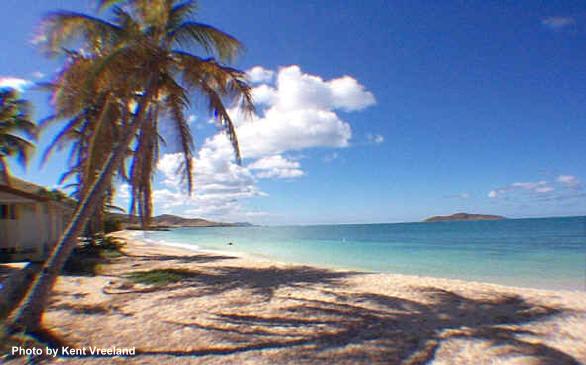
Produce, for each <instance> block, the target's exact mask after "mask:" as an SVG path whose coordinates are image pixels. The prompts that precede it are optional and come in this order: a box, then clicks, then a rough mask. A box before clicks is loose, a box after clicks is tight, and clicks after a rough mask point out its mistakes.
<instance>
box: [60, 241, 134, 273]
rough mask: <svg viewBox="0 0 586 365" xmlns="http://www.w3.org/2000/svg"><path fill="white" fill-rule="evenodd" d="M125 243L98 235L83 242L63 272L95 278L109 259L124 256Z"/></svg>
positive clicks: (69, 259)
mask: <svg viewBox="0 0 586 365" xmlns="http://www.w3.org/2000/svg"><path fill="white" fill-rule="evenodd" d="M123 246H124V243H123V242H122V241H120V240H119V239H116V238H114V237H109V236H104V235H96V236H94V237H91V238H87V237H86V238H85V239H83V240H81V243H80V244H79V246H77V247H76V248H75V249H74V250H73V253H72V254H71V256H69V258H68V259H67V262H66V263H65V266H64V267H63V272H64V273H66V274H70V275H84V276H94V275H97V274H99V272H100V267H101V265H102V264H103V263H105V262H107V261H108V260H109V259H114V258H117V257H120V256H123V255H124V254H123V253H122V247H123Z"/></svg>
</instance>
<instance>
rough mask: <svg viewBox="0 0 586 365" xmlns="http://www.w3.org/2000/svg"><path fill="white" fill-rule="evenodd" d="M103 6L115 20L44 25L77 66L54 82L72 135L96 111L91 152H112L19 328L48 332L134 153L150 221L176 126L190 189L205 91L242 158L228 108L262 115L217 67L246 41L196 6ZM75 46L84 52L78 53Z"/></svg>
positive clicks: (65, 19) (57, 49) (53, 48)
mask: <svg viewBox="0 0 586 365" xmlns="http://www.w3.org/2000/svg"><path fill="white" fill-rule="evenodd" d="M99 3H100V7H101V8H102V9H106V8H110V9H112V17H111V19H109V20H104V19H100V18H96V17H92V16H89V15H86V14H79V13H72V12H58V13H54V14H52V15H49V16H48V18H47V19H46V20H45V25H44V29H45V34H46V38H47V42H46V46H47V50H48V51H49V52H50V53H51V54H59V53H61V54H62V53H63V52H65V54H66V56H67V59H68V61H67V62H66V65H65V66H64V68H63V71H62V72H61V73H60V75H59V77H58V79H57V81H56V82H55V88H54V91H53V104H54V106H55V109H56V110H55V111H56V112H55V115H56V116H57V118H59V119H69V122H68V123H67V124H66V127H65V128H70V127H71V126H72V125H74V126H76V127H80V128H81V127H82V126H83V124H84V122H88V121H87V120H84V118H77V117H78V116H79V115H81V114H82V113H88V112H90V111H95V113H96V114H95V116H94V117H91V118H90V120H89V123H90V124H91V125H92V131H93V132H92V133H88V138H91V142H90V145H92V146H98V145H100V146H106V148H104V149H102V148H96V149H93V147H92V149H91V152H89V154H90V155H91V156H93V154H94V153H97V152H93V151H102V152H101V153H103V152H104V151H107V154H106V155H104V154H102V155H101V158H100V161H101V162H100V163H97V165H96V166H93V167H92V168H91V171H89V174H88V176H90V175H91V176H93V177H92V178H91V179H89V180H88V181H87V182H85V188H84V189H82V191H83V193H82V194H81V196H80V198H81V199H80V203H79V204H78V207H77V209H76V212H75V214H74V216H73V219H72V221H71V223H70V224H69V226H68V227H67V229H66V231H65V233H64V234H63V236H62V237H61V239H60V241H59V243H58V244H57V245H56V247H55V248H54V250H53V252H52V253H51V255H50V257H49V259H48V260H47V261H46V262H45V264H44V267H43V270H42V271H41V274H40V275H39V276H38V278H37V279H36V280H35V282H34V283H33V285H32V286H31V288H30V289H29V291H28V293H27V295H26V297H25V299H24V301H23V303H21V305H20V307H19V308H18V310H16V311H15V312H14V313H13V315H12V317H11V325H10V327H11V328H12V330H13V331H14V330H26V331H28V332H35V331H37V330H39V329H40V323H41V317H42V313H43V310H44V307H45V305H46V303H47V299H48V297H49V293H50V290H51V288H52V287H53V285H54V283H55V280H56V278H57V276H58V274H59V272H60V270H61V268H62V267H63V264H64V263H65V260H66V259H67V257H68V256H69V255H70V253H71V251H72V250H73V248H74V247H75V244H76V240H77V237H78V236H79V234H80V233H81V232H82V230H83V228H84V225H85V223H86V222H87V221H88V218H89V217H90V216H91V215H92V213H93V212H94V210H95V208H96V207H97V206H99V203H100V201H101V200H102V199H104V196H105V192H106V191H107V189H108V188H109V187H110V186H111V185H112V178H113V176H114V175H116V173H117V172H119V171H120V169H122V168H123V166H124V161H125V160H126V158H127V157H128V155H129V149H130V150H131V152H132V157H131V158H132V161H131V167H130V171H129V172H128V177H129V181H130V182H131V184H132V189H131V192H132V195H133V201H134V206H135V207H137V211H138V213H139V214H141V215H142V216H144V217H146V220H148V217H149V215H150V214H151V212H152V197H151V193H152V177H153V174H154V172H155V163H156V159H157V153H158V146H159V142H158V141H159V140H158V139H159V134H160V133H159V131H160V125H161V124H163V123H164V124H167V125H168V126H170V127H171V128H173V129H174V130H175V132H176V135H177V141H178V144H179V147H180V149H181V152H182V153H183V156H184V159H183V166H182V170H181V171H180V172H182V173H183V174H184V176H185V179H186V184H187V188H188V190H189V191H191V189H192V174H191V172H192V164H191V163H192V162H191V160H192V148H193V142H192V137H191V132H190V129H189V126H188V123H187V121H186V118H185V115H184V111H185V108H186V107H188V106H189V105H190V96H191V95H193V94H194V93H196V94H199V95H201V96H203V97H204V98H205V99H207V101H208V109H209V111H210V112H211V114H212V115H213V116H214V117H215V118H216V120H217V121H218V125H219V126H220V127H221V128H222V129H223V130H224V131H225V132H226V133H227V135H228V136H229V138H230V140H231V141H232V144H233V146H234V150H235V155H236V158H237V160H239V159H240V155H239V152H238V151H239V150H238V142H237V138H236V134H235V128H234V125H233V124H232V121H231V119H230V116H229V115H228V112H227V106H226V103H227V102H231V103H232V104H234V105H235V106H238V107H240V108H242V109H243V110H246V111H252V110H253V104H252V99H251V90H250V87H249V86H248V84H247V83H246V79H245V75H244V73H243V72H242V71H239V70H236V69H233V68H230V67H227V66H224V65H223V64H221V63H219V62H218V61H216V60H215V57H217V58H218V59H219V61H220V62H229V61H231V60H232V59H233V58H234V57H235V56H236V55H237V53H238V52H239V51H240V49H241V44H240V43H239V42H238V41H237V40H236V39H235V38H233V37H232V36H230V35H228V34H226V33H224V32H222V31H220V30H218V29H216V28H214V27H212V26H209V25H206V24H202V23H198V22H196V21H193V20H192V19H191V18H192V17H193V15H194V14H195V13H196V4H195V2H194V1H191V0H187V1H183V2H179V1H177V0H101V1H100V2H99ZM118 5H120V6H118ZM70 45H75V46H77V49H76V50H71V49H70V48H71V47H70ZM63 49H65V51H62V50H63ZM196 51H203V52H205V53H206V54H207V57H208V58H202V57H200V56H198V55H196V54H194V53H193V52H196ZM73 128H75V127H73ZM102 128H111V130H112V133H114V134H115V136H116V137H115V138H106V137H103V136H102V133H100V130H101V129H102ZM84 138H85V137H84ZM105 141H107V142H105ZM112 142H113V143H112Z"/></svg>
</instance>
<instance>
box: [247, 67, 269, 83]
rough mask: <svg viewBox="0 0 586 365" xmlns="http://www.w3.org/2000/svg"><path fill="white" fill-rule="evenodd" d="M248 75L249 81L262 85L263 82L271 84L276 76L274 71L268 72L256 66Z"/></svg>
mask: <svg viewBox="0 0 586 365" xmlns="http://www.w3.org/2000/svg"><path fill="white" fill-rule="evenodd" d="M246 75H247V76H248V79H249V80H250V82H252V83H262V82H271V81H272V80H273V76H274V75H275V72H274V71H271V70H267V69H265V68H263V67H261V66H254V67H253V68H251V69H250V70H248V71H246Z"/></svg>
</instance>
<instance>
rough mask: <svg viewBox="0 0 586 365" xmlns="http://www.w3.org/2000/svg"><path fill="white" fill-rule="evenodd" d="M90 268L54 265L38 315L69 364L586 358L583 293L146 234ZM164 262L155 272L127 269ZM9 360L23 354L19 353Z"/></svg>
mask: <svg viewBox="0 0 586 365" xmlns="http://www.w3.org/2000/svg"><path fill="white" fill-rule="evenodd" d="M113 236H114V237H118V238H119V239H121V240H124V241H125V242H126V245H125V246H124V247H123V253H124V255H122V256H120V257H115V258H111V259H108V262H107V263H105V264H104V265H102V266H101V267H100V272H99V274H98V275H96V276H67V275H63V276H60V277H59V280H58V282H57V285H56V287H55V291H54V295H53V296H52V298H51V305H50V307H49V308H48V310H47V312H46V313H45V316H44V319H43V324H44V326H45V327H46V328H47V329H49V330H50V331H51V333H52V335H53V336H54V338H57V339H58V340H59V341H60V342H61V343H63V344H64V345H65V346H70V347H71V348H84V347H86V348H89V347H97V348H111V347H117V348H135V349H136V354H135V355H133V356H130V357H113V358H109V357H91V356H89V357H79V358H56V359H48V360H47V363H53V362H56V363H60V364H61V363H65V364H104V365H105V364H108V365H109V364H122V363H124V364H127V363H131V364H133V363H136V364H144V363H157V364H163V365H167V364H168V365H176V364H177V363H178V362H180V363H187V364H204V363H205V364H234V363H238V364H254V365H257V364H260V365H264V364H266V365H268V364H285V363H295V364H310V363H311V364H314V363H315V364H331V363H336V364H342V365H345V364H348V365H350V364H352V365H353V364H412V365H415V364H423V363H433V364H439V365H444V364H477V363H497V362H498V363H499V364H500V363H502V364H507V363H510V364H518V363H536V364H537V363H556V364H577V363H584V362H586V348H584V346H583V344H584V343H586V294H584V293H577V292H569V291H550V290H540V289H521V288H514V287H507V286H502V285H498V284H487V283H477V282H467V281H462V280H452V279H439V278H431V277H417V276H408V275H401V274H387V273H382V274H379V273H366V272H359V271H355V270H342V269H326V268H320V267H316V266H309V265H295V264H288V263H282V262H275V261H271V260H263V259H258V258H256V259H254V258H250V257H236V256H234V255H230V254H227V253H224V252H214V253H212V252H206V253H203V252H195V251H190V250H187V249H184V248H177V247H170V246H162V245H156V244H153V243H147V242H141V241H140V240H136V239H135V238H133V237H129V236H128V235H127V234H125V233H124V232H117V233H115V234H113ZM153 272H155V273H168V274H171V275H175V276H179V278H178V280H176V281H173V282H171V283H166V284H163V285H151V284H144V283H137V282H133V281H132V280H130V278H131V277H132V275H133V274H136V273H142V274H144V273H153ZM6 363H7V364H23V363H24V359H14V360H9V361H7V362H6Z"/></svg>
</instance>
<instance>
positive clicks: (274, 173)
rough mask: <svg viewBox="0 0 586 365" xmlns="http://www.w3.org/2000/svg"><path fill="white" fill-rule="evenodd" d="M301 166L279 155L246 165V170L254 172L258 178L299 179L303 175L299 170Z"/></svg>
mask: <svg viewBox="0 0 586 365" xmlns="http://www.w3.org/2000/svg"><path fill="white" fill-rule="evenodd" d="M300 167H301V164H300V163H299V162H297V161H291V160H288V159H286V158H284V157H283V156H281V155H274V156H269V157H263V158H261V159H259V160H257V161H255V162H254V163H252V164H250V165H248V168H249V169H251V170H255V171H257V172H256V176H257V177H258V178H263V179H267V178H278V179H291V178H296V177H301V176H303V175H304V174H305V173H304V172H303V170H301V169H300Z"/></svg>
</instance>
